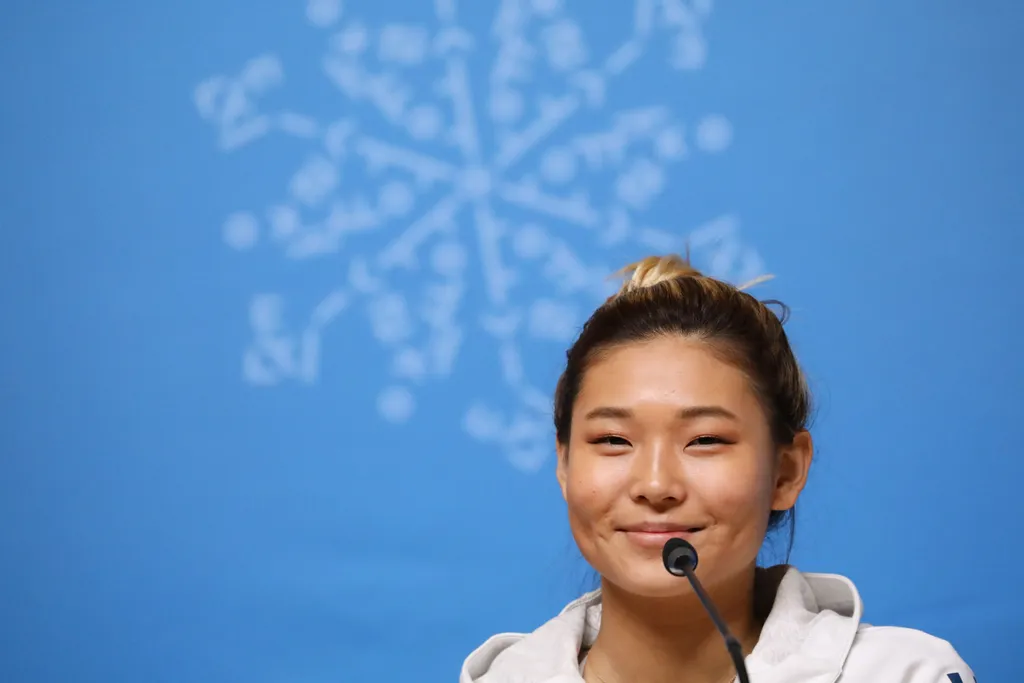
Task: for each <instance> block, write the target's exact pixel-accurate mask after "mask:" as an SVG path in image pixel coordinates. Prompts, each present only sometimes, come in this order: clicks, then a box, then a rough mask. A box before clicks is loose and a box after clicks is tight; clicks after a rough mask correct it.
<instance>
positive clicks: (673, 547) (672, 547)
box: [662, 538, 750, 683]
mask: <svg viewBox="0 0 1024 683" xmlns="http://www.w3.org/2000/svg"><path fill="white" fill-rule="evenodd" d="M662 560H663V561H664V563H665V569H667V570H668V572H669V573H670V574H672V575H673V576H685V577H686V578H687V579H688V580H689V581H690V585H691V586H692V587H693V592H694V593H696V594H697V597H698V598H700V603H701V604H702V605H703V606H704V610H705V611H706V612H707V613H708V616H709V617H711V621H712V622H714V624H715V628H717V629H718V632H719V633H720V634H722V638H723V639H724V640H725V647H726V649H727V650H728V651H729V656H730V657H731V658H732V664H733V666H734V667H735V668H736V675H737V676H739V680H740V683H750V678H749V677H748V676H747V665H746V662H744V661H743V645H742V644H741V643H740V641H739V640H737V639H736V636H734V635H733V634H732V633H731V632H730V631H729V627H728V626H726V624H725V621H723V620H722V617H721V615H719V614H718V610H716V609H715V605H714V603H713V602H711V597H710V596H709V595H708V594H707V592H706V591H705V590H704V586H702V585H701V584H700V581H699V580H697V575H696V574H695V573H694V570H695V569H696V568H697V550H696V548H694V547H693V545H691V544H690V543H689V542H688V541H686V540H685V539H682V538H670V539H669V540H668V541H667V542H666V543H665V547H664V549H663V550H662Z"/></svg>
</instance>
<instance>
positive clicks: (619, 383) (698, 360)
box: [576, 336, 760, 413]
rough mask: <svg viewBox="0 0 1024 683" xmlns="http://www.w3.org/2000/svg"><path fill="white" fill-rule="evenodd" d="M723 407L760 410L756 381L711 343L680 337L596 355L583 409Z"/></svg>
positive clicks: (581, 403) (579, 404)
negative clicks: (715, 351) (653, 406)
mask: <svg viewBox="0 0 1024 683" xmlns="http://www.w3.org/2000/svg"><path fill="white" fill-rule="evenodd" d="M643 404H651V405H658V404H661V405H668V406H671V407H677V408H678V407H684V406H693V405H720V406H723V407H726V408H728V409H729V410H731V411H733V412H736V413H740V412H743V411H750V410H755V411H759V410H760V405H759V403H758V402H757V396H756V395H755V393H754V391H753V389H752V387H751V385H750V382H749V381H748V378H747V377H746V375H745V374H744V373H743V372H742V371H741V370H740V369H739V368H737V367H736V366H734V365H732V364H730V363H727V362H725V361H724V360H722V359H721V358H720V357H719V356H718V355H717V354H715V353H714V352H713V351H712V349H711V347H709V346H708V344H707V343H706V342H702V341H696V340H692V339H686V338H683V337H678V336H666V337H659V338H656V339H653V340H650V341H644V342H634V343H630V344H626V345H623V346H618V347H615V348H612V349H608V350H607V351H604V352H602V353H601V354H599V355H598V356H596V357H595V358H594V359H593V361H592V362H591V364H590V366H589V367H588V368H587V371H586V373H585V375H584V377H583V382H582V384H581V385H580V393H579V396H578V397H577V401H576V405H577V407H578V408H583V407H584V406H586V407H588V408H592V407H594V406H597V405H601V406H620V407H637V406H641V405H643Z"/></svg>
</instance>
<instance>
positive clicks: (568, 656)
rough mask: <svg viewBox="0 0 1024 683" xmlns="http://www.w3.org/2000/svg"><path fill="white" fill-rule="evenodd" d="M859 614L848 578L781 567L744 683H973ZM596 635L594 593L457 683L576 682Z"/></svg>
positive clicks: (468, 664) (938, 647)
mask: <svg viewBox="0 0 1024 683" xmlns="http://www.w3.org/2000/svg"><path fill="white" fill-rule="evenodd" d="M862 611H863V603H862V602H861V599H860V595H859V594H858V593H857V588H856V587H855V586H854V585H853V582H851V581H850V580H849V579H847V578H846V577H843V576H837V575H834V574H803V573H801V572H799V571H797V570H796V569H793V568H789V569H788V570H786V571H785V575H784V576H783V578H782V581H781V582H780V584H779V590H778V593H777V594H776V597H775V602H774V604H773V606H772V609H771V613H770V614H769V615H768V618H767V619H766V621H765V623H764V627H763V628H762V630H761V637H760V639H759V640H758V642H757V645H756V646H755V647H754V650H753V651H752V652H751V653H750V655H749V656H747V658H746V663H747V671H748V673H749V674H750V680H751V683H835V682H837V681H838V682H839V683H975V679H974V673H973V672H972V671H971V669H970V667H968V666H967V664H966V663H964V661H963V659H961V658H960V656H959V655H958V654H957V652H956V650H954V649H953V647H952V646H951V645H950V644H949V643H947V642H946V641H944V640H940V639H939V638H936V637H934V636H930V635H928V634H927V633H923V632H921V631H915V630H913V629H908V628H897V627H892V626H870V625H868V624H862V623H861V621H860V619H861V613H862ZM600 626H601V592H600V591H594V592H593V593H588V594H586V595H584V596H583V597H581V598H578V599H577V600H574V601H573V602H571V603H570V604H569V605H568V606H566V607H565V609H563V610H562V612H561V614H559V615H558V616H557V617H555V618H554V619H552V620H551V621H549V622H547V623H546V624H544V625H543V626H541V627H540V628H538V629H537V630H536V631H534V632H533V633H529V634H522V633H503V634H499V635H496V636H493V637H491V638H489V639H488V640H487V641H486V642H485V643H484V644H483V645H481V646H480V647H478V648H477V649H476V650H475V651H474V652H473V653H472V654H470V655H469V657H468V658H467V659H466V661H465V663H464V664H463V665H462V673H461V675H460V676H459V683H581V682H582V681H583V677H582V676H581V675H580V671H579V652H580V647H581V646H586V647H590V645H591V644H592V643H593V642H594V638H595V637H596V636H597V631H598V629H599V628H600ZM722 648H723V651H724V648H725V643H724V642H723V644H722ZM681 678H684V677H683V676H681Z"/></svg>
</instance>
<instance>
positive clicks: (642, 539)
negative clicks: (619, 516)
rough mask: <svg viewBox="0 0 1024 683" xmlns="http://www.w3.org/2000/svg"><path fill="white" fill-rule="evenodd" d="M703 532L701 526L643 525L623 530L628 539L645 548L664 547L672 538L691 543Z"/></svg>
mask: <svg viewBox="0 0 1024 683" xmlns="http://www.w3.org/2000/svg"><path fill="white" fill-rule="evenodd" d="M703 530H704V527H699V526H680V525H661V524H641V525H637V526H632V527H626V528H623V529H621V531H622V532H623V533H624V534H625V535H626V538H627V539H629V540H630V541H632V542H633V543H636V544H637V545H640V546H644V547H657V548H661V547H662V546H664V545H665V543H666V542H667V541H668V540H669V539H670V538H684V539H686V540H687V541H690V540H691V539H693V537H694V536H696V535H697V534H699V533H700V532H701V531H703Z"/></svg>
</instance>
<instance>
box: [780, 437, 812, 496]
mask: <svg viewBox="0 0 1024 683" xmlns="http://www.w3.org/2000/svg"><path fill="white" fill-rule="evenodd" d="M813 458H814V441H813V440H812V439H811V433H810V432H808V431H806V430H805V431H802V432H798V433H797V435H796V436H795V437H794V438H793V443H791V444H789V445H787V446H783V447H782V448H780V449H779V456H778V463H777V465H776V468H775V491H774V493H773V495H772V510H789V509H791V508H792V507H793V506H794V505H796V500H797V498H799V497H800V493H801V492H802V491H803V490H804V485H805V484H806V483H807V473H808V472H809V471H810V469H811V460H812V459H813Z"/></svg>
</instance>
